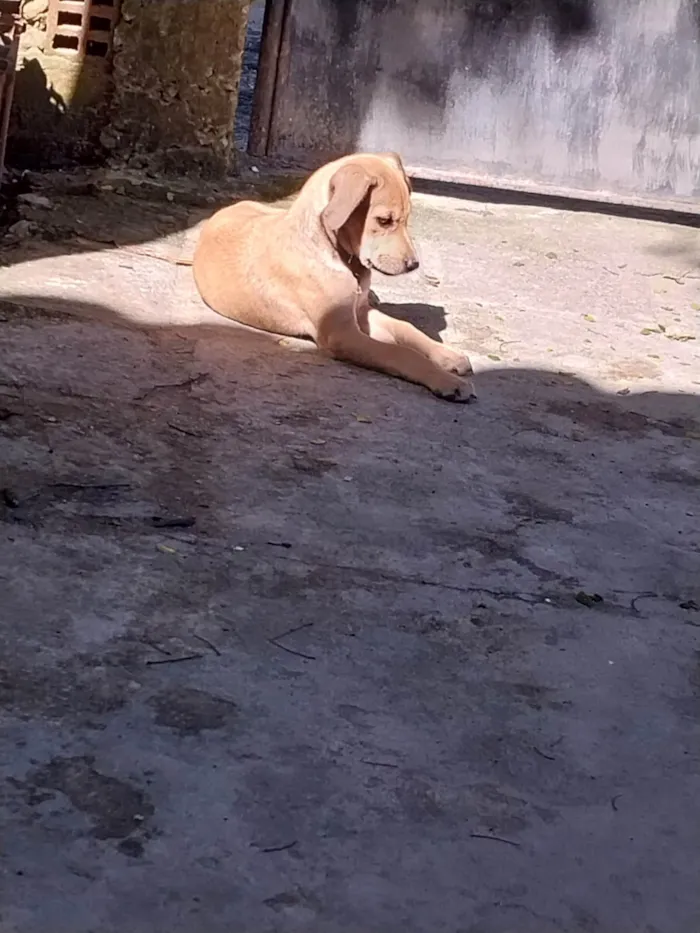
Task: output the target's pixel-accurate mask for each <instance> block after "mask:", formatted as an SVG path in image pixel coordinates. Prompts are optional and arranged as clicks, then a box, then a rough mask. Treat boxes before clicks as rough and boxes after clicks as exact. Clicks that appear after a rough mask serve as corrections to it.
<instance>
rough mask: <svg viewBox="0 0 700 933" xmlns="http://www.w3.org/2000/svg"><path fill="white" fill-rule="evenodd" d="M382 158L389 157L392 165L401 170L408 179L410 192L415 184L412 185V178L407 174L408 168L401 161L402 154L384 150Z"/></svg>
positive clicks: (406, 179)
mask: <svg viewBox="0 0 700 933" xmlns="http://www.w3.org/2000/svg"><path fill="white" fill-rule="evenodd" d="M382 158H383V159H387V160H388V161H389V162H391V164H392V165H394V166H395V167H396V168H397V169H398V170H399V171H400V172H401V174H402V175H403V177H404V179H405V181H406V184H407V185H408V190H409V193H411V192H412V191H413V186H412V185H411V179H410V178H409V177H408V175H407V174H406V169H405V168H404V164H403V162H402V161H401V156H400V155H399V154H398V152H383V153H382Z"/></svg>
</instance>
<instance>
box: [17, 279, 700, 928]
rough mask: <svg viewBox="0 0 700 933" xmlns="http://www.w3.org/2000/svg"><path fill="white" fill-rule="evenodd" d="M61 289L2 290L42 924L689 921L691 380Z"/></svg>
mask: <svg viewBox="0 0 700 933" xmlns="http://www.w3.org/2000/svg"><path fill="white" fill-rule="evenodd" d="M41 301H45V299H41ZM36 303H37V300H36V299H35V298H33V297H32V296H31V295H13V296H11V297H10V299H9V300H8V301H6V302H3V303H2V305H0V314H1V316H2V328H3V343H2V349H1V350H0V353H1V354H2V358H3V359H2V378H1V383H0V393H1V395H0V432H1V433H2V459H3V464H2V476H3V482H2V484H3V487H4V488H3V493H2V502H1V503H0V534H1V535H2V545H1V547H2V552H3V558H2V561H0V577H1V578H2V584H1V585H2V592H3V600H2V609H1V610H0V616H1V618H2V625H3V645H4V648H3V652H2V659H1V661H0V702H1V704H2V710H3V712H2V716H3V738H2V743H3V750H2V753H0V762H2V764H1V765H0V781H1V783H0V787H1V788H2V794H1V795H0V807H1V808H2V824H3V826H4V833H3V847H2V852H0V862H1V863H2V867H3V875H4V877H5V879H10V878H11V879H12V885H11V887H9V886H8V887H7V888H6V890H5V894H4V896H3V918H4V922H5V923H6V924H7V925H8V927H9V928H11V929H13V930H17V931H18V933H19V931H21V933H25V931H26V933H29V931H34V930H39V929H47V928H48V927H49V926H51V924H52V923H53V921H54V919H55V918H56V917H57V916H65V917H67V918H69V919H68V920H67V921H66V924H67V925H66V929H67V928H68V926H70V929H71V931H72V933H87V931H88V930H92V929H96V928H99V929H100V930H103V931H105V933H112V931H114V933H117V931H122V930H124V929H129V930H130V931H132V933H141V931H146V930H151V929H153V927H154V926H157V927H158V928H165V927H167V928H168V929H170V930H173V931H185V930H189V929H192V927H193V926H195V927H196V926H203V925H204V926H206V928H207V930H208V931H211V933H217V931H222V933H223V931H224V930H226V931H229V930H231V929H232V928H233V927H238V928H241V929H249V930H253V929H255V930H265V931H267V930H270V931H272V930H294V929H310V928H319V929H323V930H326V931H329V933H333V931H351V930H352V931H354V930H363V931H374V930H376V931H383V933H385V931H386V933H393V931H397V933H398V931H399V930H401V931H406V933H410V931H416V933H418V931H423V930H426V929H431V930H434V931H436V933H437V931H445V933H447V931H450V933H453V931H455V930H464V931H470V933H502V931H504V930H506V929H512V928H513V927H516V926H517V929H518V930H520V931H523V933H548V931H561V930H566V931H567V933H575V931H590V930H592V929H596V930H601V931H616V930H621V929H639V930H645V931H647V933H678V931H686V930H687V931H690V930H691V929H693V928H694V926H693V924H694V922H695V918H696V917H697V910H698V895H697V884H696V881H697V875H698V868H699V867H700V866H699V865H698V850H697V833H696V831H695V826H694V821H693V820H692V819H689V818H688V814H691V813H693V812H694V808H695V805H696V797H697V793H696V775H697V767H698V755H697V750H698V747H699V746H698V738H699V736H698V713H699V712H700V667H699V666H698V653H697V652H698V637H699V628H700V614H699V613H698V604H699V603H700V589H699V579H700V578H699V577H698V560H699V556H698V555H699V553H700V534H699V533H698V519H697V516H698V513H699V511H700V488H699V485H698V457H699V454H698V451H699V450H700V447H699V446H698V445H699V444H700V401H699V400H698V398H697V397H696V396H688V395H681V394H674V393H663V392H650V393H646V394H641V395H627V396H612V397H611V396H608V395H605V394H602V393H600V392H599V391H597V390H596V389H595V388H593V387H592V386H590V385H588V384H587V383H585V382H583V381H582V380H580V379H577V378H575V377H572V376H564V375H561V374H556V373H552V372H546V371H539V370H534V369H526V368H521V369H515V368H513V369H502V370H496V369H493V370H490V371H487V372H484V373H482V374H481V375H480V377H479V389H480V395H481V401H480V403H479V405H477V406H474V407H469V408H459V407H453V406H450V405H449V404H446V403H441V402H439V401H437V400H435V399H433V398H432V397H431V396H430V395H429V394H427V393H426V392H425V391H424V390H421V389H418V388H416V387H413V386H409V385H406V384H403V383H400V382H398V381H396V380H392V379H389V378H386V377H382V376H380V375H376V374H372V373H365V372H360V371H358V370H355V369H353V368H350V367H346V366H343V365H341V364H339V363H335V362H332V361H328V360H325V359H324V358H323V357H322V356H321V355H320V354H318V353H317V352H315V351H314V350H313V349H312V348H306V349H305V350H304V351H303V352H302V351H299V350H294V349H290V348H288V347H284V346H281V345H280V344H279V342H278V341H276V340H275V338H272V337H269V336H265V335H261V334H255V333H252V332H248V331H246V330H244V329H240V328H230V327H223V326H221V327H219V326H215V327H197V328H187V327H182V326H178V327H173V328H168V327H158V328H152V329H149V330H144V329H136V328H133V327H128V326H124V323H125V322H124V321H123V320H122V319H121V318H120V316H119V315H118V314H116V313H115V312H114V310H112V309H110V308H108V307H106V306H104V307H103V306H99V307H97V306H94V305H89V304H84V303H83V304H80V303H75V302H70V301H69V302H65V303H64V304H60V303H53V304H52V305H51V307H50V308H46V307H45V306H44V307H37V306H36ZM394 310H396V311H398V308H395V309H394ZM414 310H415V309H414ZM423 310H424V309H423Z"/></svg>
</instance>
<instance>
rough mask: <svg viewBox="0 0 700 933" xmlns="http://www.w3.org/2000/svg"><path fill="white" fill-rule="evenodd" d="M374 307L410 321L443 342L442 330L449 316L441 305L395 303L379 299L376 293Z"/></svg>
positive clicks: (434, 338)
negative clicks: (446, 315)
mask: <svg viewBox="0 0 700 933" xmlns="http://www.w3.org/2000/svg"><path fill="white" fill-rule="evenodd" d="M372 297H373V298H375V304H374V307H376V308H378V309H379V310H380V311H383V312H384V314H388V315H389V317H395V318H398V319H399V320H400V321H408V323H409V324H413V326H414V327H417V328H418V330H422V331H423V333H424V334H427V335H428V337H432V339H433V340H437V342H438V343H442V337H441V336H440V335H441V334H442V332H443V331H444V330H445V329H446V327H447V318H446V317H445V309H444V308H443V307H442V306H441V305H427V304H423V303H422V302H408V303H406V304H404V303H403V302H401V303H399V304H395V303H392V302H389V301H379V299H377V298H376V296H375V295H373V296H372Z"/></svg>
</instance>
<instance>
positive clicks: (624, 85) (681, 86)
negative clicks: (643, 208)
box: [251, 0, 700, 209]
mask: <svg viewBox="0 0 700 933" xmlns="http://www.w3.org/2000/svg"><path fill="white" fill-rule="evenodd" d="M387 148H390V149H396V150H398V151H399V152H401V153H402V154H403V155H404V158H405V159H406V161H407V162H408V163H409V165H410V166H411V167H412V168H413V169H414V170H415V171H416V173H417V174H422V175H424V176H428V177H430V176H431V175H432V176H435V177H439V178H445V179H455V180H462V181H467V182H472V183H477V184H485V185H496V186H507V187H511V188H516V189H522V190H528V189H535V190H545V191H547V190H549V191H556V192H559V193H571V194H575V195H578V196H581V195H582V194H584V195H587V196H593V197H611V198H613V199H617V200H625V199H628V200H629V199H633V200H634V199H641V200H647V201H652V200H653V201H657V202H658V201H659V200H665V201H667V202H669V201H672V202H676V203H681V204H683V205H684V206H685V207H688V206H690V207H692V208H693V209H696V208H698V207H699V206H700V200H699V196H700V0H268V8H267V12H266V22H265V28H264V33H263V44H262V52H261V59H260V68H259V77H258V85H257V89H256V99H255V108H254V113H253V123H252V133H251V151H252V152H253V153H254V154H256V155H259V156H260V155H268V156H276V157H285V158H291V159H294V160H297V161H302V162H304V163H306V164H313V163H316V162H319V161H321V160H323V159H326V158H328V157H330V156H335V155H338V154H341V153H345V152H349V151H353V150H357V149H370V150H371V149H375V150H377V149H387Z"/></svg>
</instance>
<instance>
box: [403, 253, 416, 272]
mask: <svg viewBox="0 0 700 933" xmlns="http://www.w3.org/2000/svg"><path fill="white" fill-rule="evenodd" d="M404 265H405V267H406V272H413V271H414V270H415V269H417V268H418V266H419V265H420V262H419V261H418V259H417V257H416V256H409V258H408V259H405V260H404Z"/></svg>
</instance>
